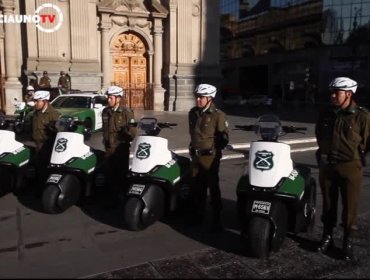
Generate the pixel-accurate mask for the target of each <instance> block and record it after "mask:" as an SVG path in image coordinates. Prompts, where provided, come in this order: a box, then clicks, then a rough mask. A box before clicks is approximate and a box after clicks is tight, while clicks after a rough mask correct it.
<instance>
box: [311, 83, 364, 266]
mask: <svg viewBox="0 0 370 280" xmlns="http://www.w3.org/2000/svg"><path fill="white" fill-rule="evenodd" d="M356 90H357V82H356V81H354V80H352V79H350V78H347V77H338V78H335V79H333V80H332V81H331V82H330V83H329V93H330V103H331V107H329V108H327V109H325V110H324V111H322V112H321V113H320V115H319V118H318V121H317V123H316V128H315V132H316V138H317V143H318V146H319V150H318V153H317V160H318V165H319V181H320V187H321V190H322V194H323V211H322V217H321V220H322V222H323V225H324V230H323V236H322V239H321V242H320V245H319V246H318V251H319V252H321V253H326V252H327V251H328V250H329V249H330V248H332V247H333V245H334V241H333V228H334V227H336V225H337V211H338V209H337V206H338V195H339V193H340V195H341V196H342V201H343V211H342V222H343V223H342V225H343V227H344V232H343V246H342V249H343V251H342V252H343V258H344V259H346V260H353V259H355V256H354V252H353V244H352V233H353V230H356V228H357V208H358V198H359V195H360V188H361V179H362V166H363V165H365V157H364V154H365V153H366V152H367V151H368V150H369V148H370V147H369V142H370V137H369V136H370V114H369V113H368V111H367V110H366V109H364V108H363V107H360V106H358V104H356V102H355V101H354V100H353V98H352V97H353V95H354V94H356Z"/></svg>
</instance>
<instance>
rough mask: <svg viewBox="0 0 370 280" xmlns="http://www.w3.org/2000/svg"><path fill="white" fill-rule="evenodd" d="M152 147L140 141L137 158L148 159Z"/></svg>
mask: <svg viewBox="0 0 370 280" xmlns="http://www.w3.org/2000/svg"><path fill="white" fill-rule="evenodd" d="M150 147H151V145H150V144H148V143H140V144H139V146H138V147H137V152H136V158H138V159H147V158H148V157H150Z"/></svg>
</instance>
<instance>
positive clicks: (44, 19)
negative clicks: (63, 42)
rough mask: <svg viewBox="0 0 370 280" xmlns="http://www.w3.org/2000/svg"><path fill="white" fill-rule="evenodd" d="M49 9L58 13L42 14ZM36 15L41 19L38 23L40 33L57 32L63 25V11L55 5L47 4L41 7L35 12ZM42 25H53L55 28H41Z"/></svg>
mask: <svg viewBox="0 0 370 280" xmlns="http://www.w3.org/2000/svg"><path fill="white" fill-rule="evenodd" d="M47 8H51V9H53V10H54V11H55V12H56V14H51V13H43V14H41V11H42V10H44V9H47ZM35 15H36V16H38V17H39V21H38V22H37V23H36V27H37V28H38V29H39V30H40V31H43V32H47V33H51V32H54V31H57V30H58V29H59V28H60V27H61V25H62V23H63V13H62V10H61V9H60V8H59V7H58V6H57V5H54V4H51V3H45V4H42V5H41V6H39V7H38V8H37V9H36V11H35ZM40 23H50V24H53V25H54V27H50V28H49V27H44V26H41V25H40Z"/></svg>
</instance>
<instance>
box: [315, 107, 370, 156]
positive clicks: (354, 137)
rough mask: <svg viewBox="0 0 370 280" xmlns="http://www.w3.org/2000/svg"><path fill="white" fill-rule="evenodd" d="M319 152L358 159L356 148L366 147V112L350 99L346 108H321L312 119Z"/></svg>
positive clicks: (368, 128) (368, 116) (368, 131)
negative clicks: (316, 117)
mask: <svg viewBox="0 0 370 280" xmlns="http://www.w3.org/2000/svg"><path fill="white" fill-rule="evenodd" d="M315 132H316V138H317V144H318V146H319V149H320V153H321V154H327V155H330V156H331V158H332V159H335V160H340V161H351V160H361V155H360V152H359V151H360V149H362V150H364V151H365V152H367V151H368V150H369V134H370V114H369V113H368V112H367V110H366V109H364V108H362V107H359V106H358V105H357V104H356V103H355V102H353V101H352V103H351V105H350V106H349V107H348V108H346V109H338V108H333V107H332V108H330V109H328V110H326V111H324V112H321V113H320V115H319V118H318V121H317V123H316V128H315Z"/></svg>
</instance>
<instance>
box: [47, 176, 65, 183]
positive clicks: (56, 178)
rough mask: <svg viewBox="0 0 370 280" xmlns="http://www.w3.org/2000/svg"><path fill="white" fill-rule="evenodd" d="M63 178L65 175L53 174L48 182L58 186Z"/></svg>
mask: <svg viewBox="0 0 370 280" xmlns="http://www.w3.org/2000/svg"><path fill="white" fill-rule="evenodd" d="M62 176H63V175H60V174H51V175H50V176H49V178H48V180H47V183H54V184H58V183H59V181H60V179H62Z"/></svg>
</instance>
